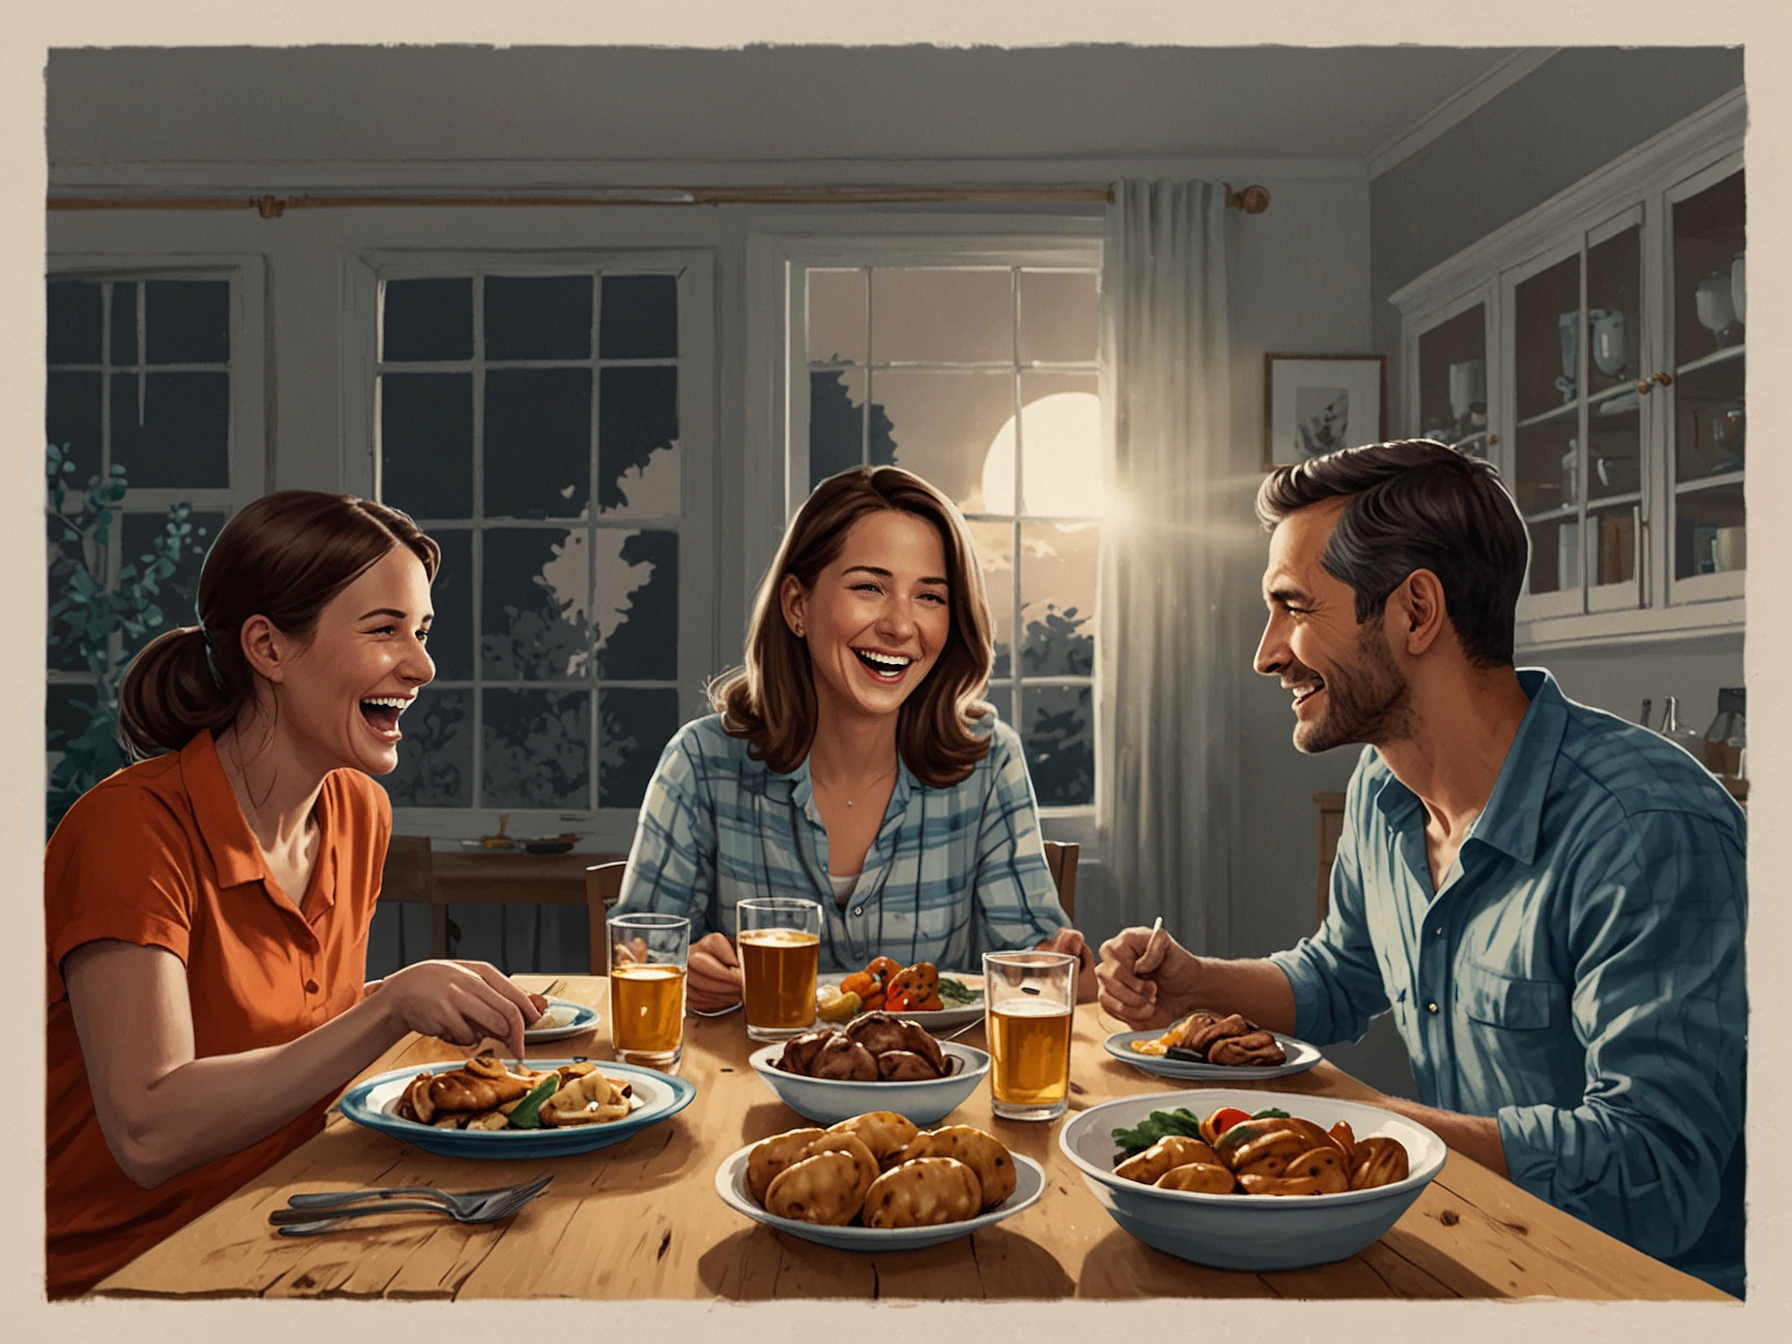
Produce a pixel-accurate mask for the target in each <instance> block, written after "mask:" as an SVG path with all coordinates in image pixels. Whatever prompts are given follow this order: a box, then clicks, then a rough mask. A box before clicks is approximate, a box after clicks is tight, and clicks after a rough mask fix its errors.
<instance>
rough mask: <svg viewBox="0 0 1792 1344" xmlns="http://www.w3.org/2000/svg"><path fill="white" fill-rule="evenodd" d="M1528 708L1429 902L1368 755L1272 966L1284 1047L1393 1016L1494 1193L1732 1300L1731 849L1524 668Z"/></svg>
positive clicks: (1710, 788) (1682, 770) (1738, 1005)
mask: <svg viewBox="0 0 1792 1344" xmlns="http://www.w3.org/2000/svg"><path fill="white" fill-rule="evenodd" d="M1518 675H1519V681H1520V683H1521V684H1522V685H1523V687H1524V689H1525V692H1526V694H1528V695H1529V696H1530V697H1531V707H1530V709H1529V710H1528V711H1527V712H1526V714H1525V717H1524V721H1523V723H1522V725H1521V726H1520V728H1519V730H1518V735H1517V737H1516V738H1515V739H1514V740H1513V743H1512V748H1511V750H1510V751H1509V752H1508V753H1507V756H1506V761H1505V764H1504V766H1503V767H1502V768H1501V770H1500V775H1499V779H1498V782H1497V783H1496V784H1495V786H1494V790H1493V794H1492V796H1491V797H1490V798H1489V799H1488V802H1487V807H1486V809H1485V810H1484V811H1483V812H1482V813H1481V816H1480V817H1479V818H1478V819H1477V820H1476V822H1475V823H1474V825H1473V826H1472V827H1471V828H1470V830H1469V834H1468V838H1467V839H1466V840H1464V842H1463V844H1462V849H1461V853H1460V854H1459V856H1458V858H1457V861H1456V864H1455V866H1454V867H1452V868H1451V870H1450V871H1449V873H1448V874H1447V875H1446V876H1445V879H1444V881H1443V883H1442V886H1441V889H1439V890H1437V891H1435V892H1434V891H1433V888H1432V882H1431V871H1430V867H1429V864H1428V862H1427V858H1426V853H1425V809H1424V805H1423V804H1422V803H1421V802H1420V801H1419V799H1418V798H1417V796H1416V795H1414V794H1413V793H1412V791H1411V790H1409V789H1408V788H1406V786H1405V785H1403V784H1401V783H1400V781H1399V780H1397V779H1395V778H1394V776H1393V773H1392V772H1391V771H1390V770H1389V769H1388V767H1387V765H1386V764H1385V763H1384V762H1383V761H1382V760H1381V758H1380V756H1379V755H1378V754H1377V753H1376V752H1375V750H1374V749H1373V748H1369V749H1366V750H1365V751H1364V752H1363V756H1362V760H1361V762H1360V763H1359V764H1358V766H1357V768H1356V773H1355V774H1354V775H1353V776H1352V777H1351V781H1350V789H1349V793H1348V795H1347V798H1346V802H1345V817H1344V836H1343V841H1342V843H1340V845H1339V847H1338V857H1337V860H1336V862H1335V864H1334V865H1333V868H1332V878H1331V903H1330V910H1329V912H1328V914H1327V916H1326V920H1325V923H1324V924H1323V925H1322V926H1321V927H1320V929H1319V931H1318V933H1316V934H1315V935H1314V936H1313V937H1311V938H1306V939H1303V940H1302V941H1301V943H1300V944H1299V945H1298V946H1297V947H1295V948H1294V949H1293V950H1292V951H1288V952H1280V953H1277V954H1276V955H1275V956H1274V957H1273V958H1272V960H1273V961H1274V962H1275V963H1276V964H1277V965H1278V966H1280V967H1281V968H1282V970H1283V971H1284V972H1285V973H1286V974H1287V976H1288V979H1289V982H1290V984H1291V985H1292V986H1293V988H1294V1000H1295V1009H1296V1034H1298V1035H1300V1036H1302V1037H1305V1038H1307V1039H1310V1040H1312V1041H1314V1042H1316V1043H1321V1044H1323V1043H1326V1042H1330V1041H1337V1040H1342V1039H1346V1038H1349V1039H1357V1038H1359V1037H1361V1036H1362V1034H1363V1033H1364V1032H1365V1031H1366V1030H1367V1029H1368V1026H1369V1020H1370V1019H1371V1018H1372V1017H1374V1016H1376V1015H1377V1014H1380V1013H1383V1012H1387V1011H1389V1010H1390V1009H1391V1010H1392V1012H1393V1014H1394V1020H1395V1023H1396V1024H1397V1025H1398V1027H1399V1029H1400V1034H1401V1036H1402V1037H1403V1038H1404V1040H1405V1042H1406V1048H1407V1052H1408V1054H1409V1055H1410V1056H1411V1058H1412V1066H1413V1077H1414V1079H1415V1080H1416V1081H1417V1083H1418V1087H1419V1095H1420V1097H1421V1099H1422V1100H1423V1101H1424V1102H1425V1103H1426V1104H1428V1105H1432V1106H1439V1107H1442V1108H1444V1109H1447V1110H1452V1111H1459V1112H1465V1113H1468V1114H1471V1115H1487V1116H1493V1117H1496V1118H1497V1120H1498V1122H1499V1131H1500V1141H1501V1144H1502V1146H1503V1148H1504V1150H1505V1158H1506V1165H1507V1167H1508V1168H1509V1169H1510V1171H1511V1175H1512V1180H1513V1181H1514V1182H1516V1183H1517V1184H1518V1185H1520V1186H1522V1187H1523V1188H1524V1189H1526V1190H1529V1191H1530V1192H1531V1193H1532V1194H1535V1195H1537V1196H1539V1197H1540V1198H1542V1199H1545V1200H1547V1201H1549V1202H1550V1203H1551V1204H1554V1205H1555V1206H1557V1207H1558V1208H1561V1209H1564V1210H1566V1211H1567V1212H1569V1213H1571V1214H1573V1215H1574V1216H1575V1217H1577V1218H1580V1219H1583V1220H1584V1221H1586V1222H1589V1223H1591V1224H1592V1225H1593V1226H1595V1227H1597V1228H1599V1229H1601V1230H1602V1231H1605V1232H1608V1233H1610V1234H1611V1235H1613V1236H1615V1237H1619V1238H1622V1239H1623V1240H1624V1241H1627V1242H1629V1243H1630V1244H1631V1245H1633V1246H1635V1247H1637V1248H1638V1249H1639V1250H1642V1251H1644V1252H1646V1253H1647V1254H1650V1255H1653V1256H1656V1257H1658V1258H1660V1259H1664V1260H1667V1261H1668V1262H1669V1263H1671V1264H1674V1265H1675V1266H1677V1267H1678V1268H1681V1269H1684V1270H1685V1271H1687V1272H1688V1273H1691V1274H1696V1275H1698V1276H1699V1277H1701V1278H1703V1279H1706V1280H1708V1281H1709V1282H1711V1283H1713V1284H1715V1285H1717V1286H1718V1287H1720V1288H1723V1289H1725V1290H1726V1291H1729V1292H1732V1293H1736V1294H1740V1293H1741V1292H1742V1286H1743V1285H1742V1227H1743V1224H1742V1193H1743V1167H1744V1155H1743V1144H1742V1139H1741V1134H1742V1121H1743V1102H1744V1093H1745V1086H1746V1085H1745V1076H1744V1070H1745V1065H1746V1035H1747V1028H1748V1002H1747V997H1746V988H1745V984H1744V977H1743V935H1744V927H1745V924H1746V920H1747V904H1748V889H1747V877H1746V862H1745V857H1746V848H1747V838H1746V834H1745V831H1744V820H1743V816H1742V812H1741V809H1740V808H1738V807H1737V806H1736V804H1735V803H1734V802H1732V801H1731V800H1730V798H1729V796H1728V795H1727V794H1725V793H1724V791H1723V790H1722V788H1720V787H1719V786H1718V784H1717V782H1716V781H1715V780H1714V779H1713V778H1712V777H1711V776H1710V774H1708V773H1707V772H1706V771H1705V769H1704V767H1703V766H1701V765H1699V764H1698V763H1697V762H1696V761H1694V760H1693V758H1692V757H1691V756H1689V755H1688V754H1687V753H1686V752H1684V751H1682V750H1681V749H1680V748H1679V747H1677V746H1675V745H1673V744H1672V743H1670V742H1668V741H1666V740H1665V739H1664V738H1661V737H1658V736H1657V735H1656V734H1654V733H1651V732H1649V731H1647V730H1646V729H1642V728H1638V727H1636V726H1635V725H1632V724H1628V723H1625V722H1624V721H1623V720H1621V719H1618V718H1614V717H1613V716H1612V715H1610V714H1606V713H1603V712H1601V711H1599V710H1596V709H1589V708H1587V707H1586V706H1584V705H1578V704H1575V703H1574V702H1573V701H1571V700H1569V699H1567V698H1566V697H1565V696H1564V695H1563V694H1562V692H1561V690H1560V689H1559V688H1558V687H1557V685H1556V683H1555V680H1554V679H1553V678H1552V677H1551V676H1550V675H1549V674H1548V673H1547V672H1543V671H1540V670H1526V671H1522V672H1520V673H1519V674H1518Z"/></svg>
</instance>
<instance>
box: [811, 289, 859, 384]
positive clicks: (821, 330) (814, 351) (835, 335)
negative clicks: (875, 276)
mask: <svg viewBox="0 0 1792 1344" xmlns="http://www.w3.org/2000/svg"><path fill="white" fill-rule="evenodd" d="M804 280H805V282H806V284H807V286H808V299H807V303H808V310H809V324H808V346H809V359H810V361H811V362H813V363H833V364H843V363H853V364H863V363H864V362H865V272H864V271H820V270H816V271H806V272H804Z"/></svg>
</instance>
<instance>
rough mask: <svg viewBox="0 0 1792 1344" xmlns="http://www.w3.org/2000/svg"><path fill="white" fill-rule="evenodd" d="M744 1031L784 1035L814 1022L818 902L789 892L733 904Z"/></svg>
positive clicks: (764, 1036)
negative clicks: (743, 1009)
mask: <svg viewBox="0 0 1792 1344" xmlns="http://www.w3.org/2000/svg"><path fill="white" fill-rule="evenodd" d="M734 909H735V916H736V918H737V920H738V933H737V936H736V938H735V945H736V950H737V951H738V952H739V954H740V979H741V1001H742V1004H743V1006H744V1007H745V1009H746V1012H745V1016H746V1019H747V1035H748V1036H749V1037H751V1038H752V1039H753V1040H755V1041H783V1040H788V1039H789V1038H790V1037H792V1036H800V1035H802V1034H803V1033H804V1032H805V1031H808V1030H809V1029H810V1028H811V1027H813V1026H814V1025H815V971H816V966H817V964H818V962H819V960H820V957H821V907H820V906H819V905H817V904H816V903H815V902H814V901H804V900H799V899H797V898H796V897H794V896H755V897H752V898H750V899H748V900H744V901H741V902H740V903H739V904H737V905H736V906H735V907H734Z"/></svg>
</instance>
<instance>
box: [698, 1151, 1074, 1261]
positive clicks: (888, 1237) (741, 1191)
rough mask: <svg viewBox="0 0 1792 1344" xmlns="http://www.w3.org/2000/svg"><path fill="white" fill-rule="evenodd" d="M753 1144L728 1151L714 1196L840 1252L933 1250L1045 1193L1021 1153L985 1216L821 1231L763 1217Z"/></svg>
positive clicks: (1041, 1173)
mask: <svg viewBox="0 0 1792 1344" xmlns="http://www.w3.org/2000/svg"><path fill="white" fill-rule="evenodd" d="M756 1147H758V1145H757V1144H752V1143H749V1144H748V1145H747V1146H746V1147H745V1148H742V1149H740V1150H739V1151H737V1152H734V1153H730V1154H729V1155H728V1156H727V1157H726V1158H724V1159H723V1160H722V1165H721V1166H719V1167H717V1168H716V1193H717V1194H718V1195H720V1196H721V1197H722V1202H723V1203H724V1204H726V1205H727V1206H728V1207H729V1208H731V1209H733V1210H734V1211H735V1212H736V1213H743V1214H745V1215H746V1216H747V1217H749V1218H751V1219H753V1221H755V1222H759V1223H764V1224H765V1225H766V1226H767V1227H775V1228H776V1229H777V1230H778V1231H780V1232H788V1233H790V1235H791V1236H793V1237H801V1238H802V1239H803V1240H804V1241H812V1242H814V1243H816V1244H817V1245H818V1246H832V1247H833V1248H834V1249H835V1250H839V1251H918V1250H920V1249H922V1248H923V1247H925V1246H938V1245H940V1244H941V1243H942V1242H947V1241H952V1240H953V1239H955V1238H957V1237H962V1236H964V1235H966V1234H967V1233H970V1232H975V1231H976V1230H977V1229H978V1228H982V1227H988V1226H989V1225H990V1224H992V1223H999V1222H1001V1221H1002V1219H1004V1218H1012V1217H1013V1216H1014V1215H1015V1214H1017V1213H1019V1212H1020V1211H1021V1210H1022V1209H1025V1208H1031V1207H1032V1206H1033V1205H1034V1204H1037V1203H1038V1202H1039V1196H1040V1195H1042V1194H1044V1193H1045V1169H1044V1168H1042V1167H1041V1166H1040V1165H1039V1164H1038V1163H1037V1162H1035V1161H1034V1160H1033V1159H1032V1158H1030V1157H1027V1156H1025V1155H1024V1154H1022V1153H1013V1154H1011V1155H1012V1156H1013V1158H1014V1193H1013V1194H1012V1195H1009V1196H1008V1198H1007V1199H1005V1200H1003V1201H1002V1202H1001V1203H1000V1204H998V1205H996V1206H995V1208H993V1209H990V1210H989V1211H988V1212H987V1213H980V1214H978V1215H977V1216H976V1217H975V1218H967V1219H965V1220H964V1221H963V1222H962V1223H939V1224H936V1225H934V1226H932V1227H824V1226H822V1225H821V1224H819V1223H800V1222H798V1221H797V1220H796V1219H794V1218H780V1217H778V1216H777V1215H776V1214H773V1213H767V1212H766V1211H765V1210H764V1209H762V1208H761V1207H760V1206H759V1205H757V1204H755V1203H754V1202H753V1197H752V1196H751V1195H749V1194H748V1193H747V1156H748V1154H750V1153H751V1152H752V1151H753V1149H754V1148H756Z"/></svg>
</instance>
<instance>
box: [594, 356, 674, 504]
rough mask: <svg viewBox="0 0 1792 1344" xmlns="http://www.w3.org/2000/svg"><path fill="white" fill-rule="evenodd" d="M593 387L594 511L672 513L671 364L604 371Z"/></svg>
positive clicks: (672, 435)
mask: <svg viewBox="0 0 1792 1344" xmlns="http://www.w3.org/2000/svg"><path fill="white" fill-rule="evenodd" d="M598 389H599V390H598V408H597V507H598V509H599V510H600V511H601V512H604V513H615V512H626V513H638V514H669V513H677V512H678V511H679V473H678V370H677V368H676V367H671V366H667V367H663V368H623V369H604V370H603V371H602V372H601V373H600V374H599V375H598Z"/></svg>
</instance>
